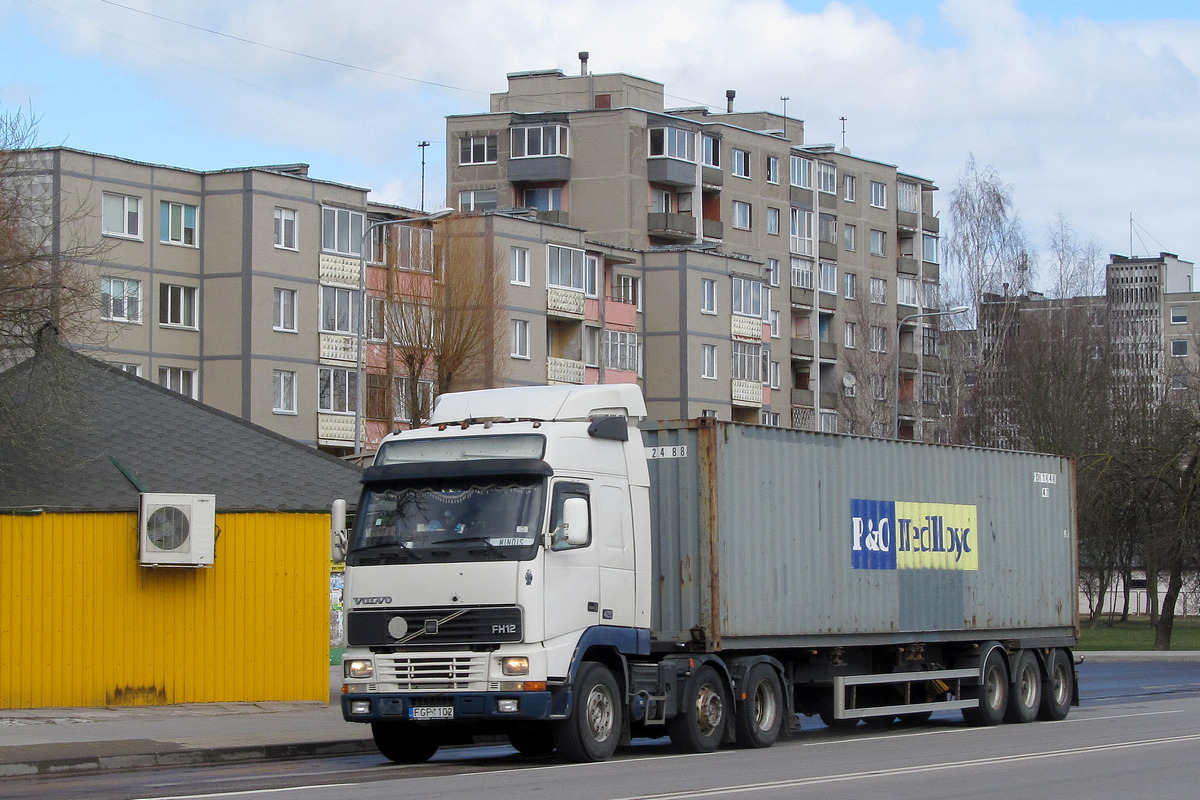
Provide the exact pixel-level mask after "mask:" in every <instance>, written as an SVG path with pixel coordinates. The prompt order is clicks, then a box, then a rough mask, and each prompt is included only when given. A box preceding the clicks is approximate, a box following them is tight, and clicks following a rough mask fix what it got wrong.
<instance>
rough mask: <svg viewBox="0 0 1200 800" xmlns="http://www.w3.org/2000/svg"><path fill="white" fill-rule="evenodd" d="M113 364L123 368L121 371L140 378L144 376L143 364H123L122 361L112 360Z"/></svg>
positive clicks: (120, 368)
mask: <svg viewBox="0 0 1200 800" xmlns="http://www.w3.org/2000/svg"><path fill="white" fill-rule="evenodd" d="M111 365H112V366H114V367H116V368H117V369H119V370H121V372H124V373H127V374H129V375H133V376H135V377H138V378H140V377H142V365H141V364H123V363H120V362H112V364H111Z"/></svg>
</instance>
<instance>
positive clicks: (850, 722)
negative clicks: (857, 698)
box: [818, 711, 861, 731]
mask: <svg viewBox="0 0 1200 800" xmlns="http://www.w3.org/2000/svg"><path fill="white" fill-rule="evenodd" d="M818 716H819V717H820V718H821V722H824V723H825V727H826V728H829V730H831V731H848V730H851V729H853V728H855V727H857V726H858V723H859V722H860V721H861V720H859V718H858V717H851V718H850V719H837V718H835V717H834V716H833V712H832V711H822V712H821V713H820V714H818Z"/></svg>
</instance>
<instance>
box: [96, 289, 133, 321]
mask: <svg viewBox="0 0 1200 800" xmlns="http://www.w3.org/2000/svg"><path fill="white" fill-rule="evenodd" d="M100 316H101V318H102V319H108V320H112V321H113V322H141V321H142V282H141V281H135V280H129V279H127V278H101V279H100Z"/></svg>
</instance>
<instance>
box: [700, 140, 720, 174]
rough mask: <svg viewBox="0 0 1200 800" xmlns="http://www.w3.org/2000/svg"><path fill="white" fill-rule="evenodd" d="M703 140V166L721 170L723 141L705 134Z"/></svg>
mask: <svg viewBox="0 0 1200 800" xmlns="http://www.w3.org/2000/svg"><path fill="white" fill-rule="evenodd" d="M701 139H702V140H703V153H702V158H703V159H704V161H703V164H704V166H706V167H716V168H717V169H720V168H721V140H720V139H718V138H717V137H715V136H709V135H708V134H705V135H704V136H702V137H701Z"/></svg>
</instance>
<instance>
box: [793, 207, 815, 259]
mask: <svg viewBox="0 0 1200 800" xmlns="http://www.w3.org/2000/svg"><path fill="white" fill-rule="evenodd" d="M790 232H791V240H790V241H789V248H790V251H791V252H792V253H795V254H796V255H801V256H811V255H812V254H813V250H814V248H815V245H814V244H813V212H811V211H809V210H808V209H804V208H796V207H794V206H793V207H792V213H791V228H790Z"/></svg>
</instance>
